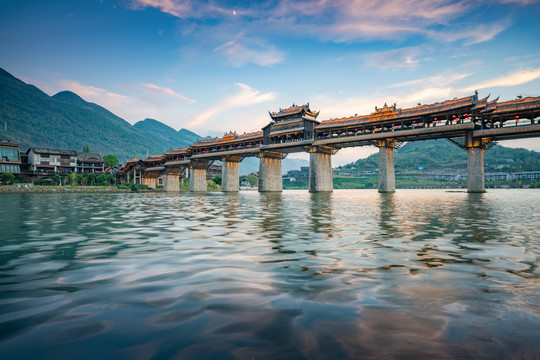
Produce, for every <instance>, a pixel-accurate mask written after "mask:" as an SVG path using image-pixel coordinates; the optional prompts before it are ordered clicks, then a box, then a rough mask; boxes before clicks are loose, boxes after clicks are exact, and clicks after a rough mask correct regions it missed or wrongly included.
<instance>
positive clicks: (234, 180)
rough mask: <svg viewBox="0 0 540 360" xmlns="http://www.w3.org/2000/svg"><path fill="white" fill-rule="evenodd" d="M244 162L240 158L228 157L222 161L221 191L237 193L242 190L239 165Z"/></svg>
mask: <svg viewBox="0 0 540 360" xmlns="http://www.w3.org/2000/svg"><path fill="white" fill-rule="evenodd" d="M240 161H242V158H241V157H238V156H226V157H223V158H222V159H221V162H222V170H221V191H223V192H237V191H239V190H240V178H239V172H238V165H239V164H240Z"/></svg>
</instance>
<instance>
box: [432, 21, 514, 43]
mask: <svg viewBox="0 0 540 360" xmlns="http://www.w3.org/2000/svg"><path fill="white" fill-rule="evenodd" d="M509 26H510V24H509V23H508V21H502V22H500V23H496V24H481V25H477V26H474V27H465V28H464V29H463V30H456V29H452V30H446V31H434V30H429V31H427V32H426V34H427V35H428V36H429V37H431V38H433V39H435V40H437V41H444V42H455V41H463V45H475V44H480V43H483V42H487V41H490V40H492V39H493V38H495V36H497V35H498V34H499V33H501V32H503V31H504V30H506V29H507V28H508V27H509Z"/></svg>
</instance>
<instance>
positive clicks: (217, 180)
mask: <svg viewBox="0 0 540 360" xmlns="http://www.w3.org/2000/svg"><path fill="white" fill-rule="evenodd" d="M212 181H213V182H215V183H216V184H218V185H220V186H221V182H222V179H221V176H220V175H216V176H215V177H214V178H213V179H212Z"/></svg>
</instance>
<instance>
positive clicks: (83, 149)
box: [82, 145, 90, 153]
mask: <svg viewBox="0 0 540 360" xmlns="http://www.w3.org/2000/svg"><path fill="white" fill-rule="evenodd" d="M82 152H83V153H89V152H90V147H89V146H88V145H84V146H83V148H82Z"/></svg>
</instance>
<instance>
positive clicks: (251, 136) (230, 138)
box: [191, 131, 263, 147]
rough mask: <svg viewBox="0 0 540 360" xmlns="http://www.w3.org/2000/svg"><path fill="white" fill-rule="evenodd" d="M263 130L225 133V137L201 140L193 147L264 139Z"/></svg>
mask: <svg viewBox="0 0 540 360" xmlns="http://www.w3.org/2000/svg"><path fill="white" fill-rule="evenodd" d="M262 136H263V132H262V131H255V132H252V133H244V134H240V135H237V134H236V133H229V134H225V135H224V136H223V137H220V138H214V139H207V140H199V141H197V142H195V143H193V144H191V146H192V147H209V146H218V145H225V144H234V143H239V142H244V141H254V140H262Z"/></svg>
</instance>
